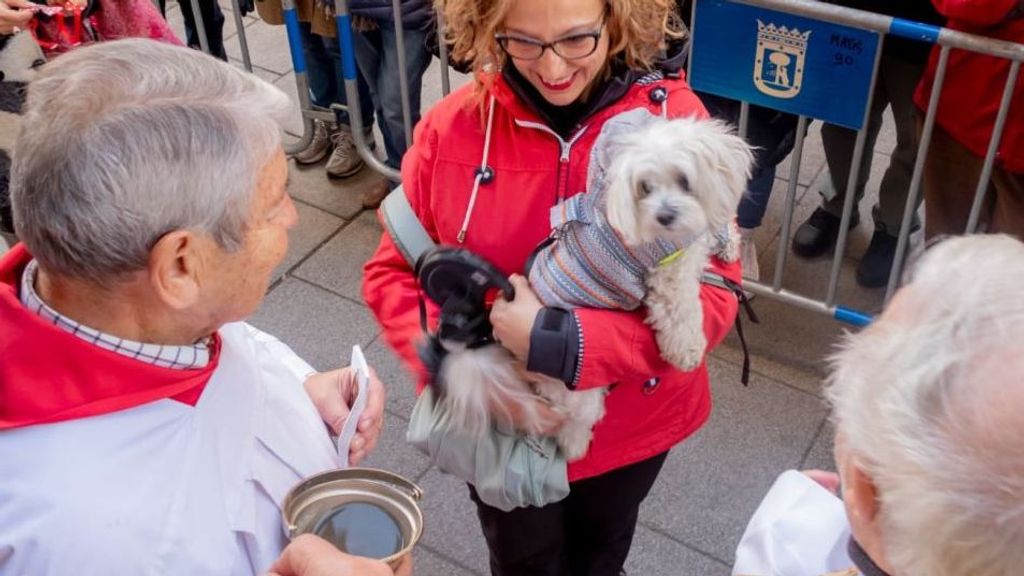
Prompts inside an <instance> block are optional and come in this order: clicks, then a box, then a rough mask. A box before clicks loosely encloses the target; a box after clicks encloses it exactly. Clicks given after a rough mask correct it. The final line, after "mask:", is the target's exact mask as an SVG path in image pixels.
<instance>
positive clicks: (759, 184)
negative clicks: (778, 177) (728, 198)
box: [736, 164, 775, 281]
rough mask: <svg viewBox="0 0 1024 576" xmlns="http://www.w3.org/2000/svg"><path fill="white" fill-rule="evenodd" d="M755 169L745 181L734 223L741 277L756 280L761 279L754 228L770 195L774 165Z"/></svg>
mask: <svg viewBox="0 0 1024 576" xmlns="http://www.w3.org/2000/svg"><path fill="white" fill-rule="evenodd" d="M755 170H756V171H755V172H754V175H753V176H751V177H750V181H749V182H747V193H746V194H744V195H743V198H742V199H740V205H739V209H738V210H737V211H736V225H737V226H739V229H740V265H741V266H742V268H743V277H744V278H747V279H750V280H755V281H756V280H760V279H761V265H760V263H759V262H758V259H757V246H756V245H755V244H754V230H755V229H757V228H758V227H760V226H761V221H762V220H763V219H764V213H765V211H766V210H767V209H768V202H769V201H770V200H771V197H772V187H773V186H774V185H775V165H774V164H772V165H769V166H758V167H757V168H756V169H755Z"/></svg>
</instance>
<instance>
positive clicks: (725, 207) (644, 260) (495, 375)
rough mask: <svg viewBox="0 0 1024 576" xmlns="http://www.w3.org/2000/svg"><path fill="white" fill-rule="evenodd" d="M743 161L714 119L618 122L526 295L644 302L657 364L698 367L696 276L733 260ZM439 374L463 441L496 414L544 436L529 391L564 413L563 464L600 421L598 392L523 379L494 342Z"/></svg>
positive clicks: (567, 304)
mask: <svg viewBox="0 0 1024 576" xmlns="http://www.w3.org/2000/svg"><path fill="white" fill-rule="evenodd" d="M752 161H753V157H752V154H751V151H750V148H749V146H747V144H746V142H744V141H743V139H742V138H740V137H739V136H736V135H735V134H734V133H733V130H732V129H731V127H730V126H729V125H727V124H725V123H723V122H720V121H716V120H695V119H690V118H684V119H677V120H665V119H662V118H660V117H656V116H653V115H652V114H650V113H649V112H647V111H646V110H634V111H631V112H628V113H626V114H622V115H620V116H618V117H616V118H615V119H613V120H611V121H609V122H608V123H606V125H605V127H604V128H603V129H602V131H601V134H600V135H599V136H598V139H597V142H596V143H595V145H594V150H593V152H592V155H591V160H590V167H589V171H588V193H587V194H579V195H577V196H574V197H573V198H571V199H569V200H567V201H565V202H563V203H561V204H559V205H558V206H556V207H555V208H553V209H552V228H553V230H552V238H553V240H554V241H553V242H552V243H550V245H548V246H547V247H545V248H543V249H542V250H540V251H539V252H538V254H537V256H536V258H535V259H534V262H533V264H532V266H531V269H530V271H529V276H530V284H531V286H532V287H533V289H534V290H535V291H536V293H537V296H538V297H539V298H540V300H541V302H543V303H544V305H545V306H554V307H559V308H564V309H572V308H577V307H585V308H611V309H622V310H633V309H636V308H638V307H639V306H641V305H645V306H646V307H647V322H648V323H649V324H650V325H651V326H652V327H653V328H654V330H655V331H656V334H657V341H658V346H659V348H660V350H661V354H662V357H663V358H665V360H666V361H668V362H671V363H672V364H674V365H676V366H678V367H679V368H681V369H683V370H692V369H694V368H696V367H697V366H699V365H700V363H701V361H702V360H703V358H704V352H705V348H706V346H707V342H706V339H705V336H704V328H703V326H704V323H703V314H702V308H701V303H700V282H701V275H702V272H703V270H704V267H705V265H706V263H707V259H708V256H709V254H710V253H711V252H712V251H715V252H717V253H718V254H719V255H720V257H722V258H724V259H726V260H728V261H734V260H735V259H736V258H737V257H738V253H739V245H738V234H736V233H735V231H734V225H733V223H732V221H733V218H734V216H735V213H736V208H737V205H738V204H739V200H740V197H741V196H742V194H743V191H744V189H745V188H746V183H747V179H748V178H749V175H750V170H751V164H752ZM556 259H557V260H558V261H559V262H560V263H561V265H562V266H557V265H555V264H554V263H553V262H554V261H555V260H556ZM565 266H568V267H569V271H568V273H567V272H566V270H565ZM440 377H441V379H442V381H443V382H444V383H445V384H444V397H445V401H446V402H448V403H449V404H448V405H449V407H450V409H451V414H452V417H453V419H454V421H455V422H456V424H457V425H459V426H462V427H464V428H466V429H467V430H468V431H470V432H472V433H482V432H484V431H485V430H486V429H487V426H490V425H491V424H492V423H493V422H492V420H491V418H492V410H493V409H494V408H495V407H501V406H504V408H506V409H507V410H508V412H509V413H511V412H512V411H513V410H514V411H515V412H517V413H519V418H518V420H519V422H520V424H521V425H522V423H523V421H524V420H525V421H526V422H527V424H526V428H527V431H530V430H539V429H542V426H541V424H542V423H541V422H539V421H537V420H536V419H537V418H539V417H538V416H537V415H536V413H535V411H531V409H530V406H532V405H534V403H533V400H536V395H537V394H539V395H540V396H541V397H543V398H545V399H547V400H548V401H550V402H551V403H552V404H553V406H554V407H556V408H557V409H560V410H562V411H564V412H565V413H566V414H567V419H566V422H565V424H564V425H563V426H562V428H561V429H560V431H559V433H558V438H557V440H558V444H559V447H560V448H561V449H562V451H563V453H564V454H565V456H566V458H567V459H568V460H570V461H571V460H575V459H578V458H580V457H582V456H583V455H584V454H585V453H586V452H587V449H588V447H589V445H590V440H591V436H592V432H591V430H592V428H593V426H594V424H595V423H596V422H597V421H598V420H600V419H601V417H602V416H603V415H604V395H605V394H606V392H607V389H606V388H597V389H590V390H586V391H580V392H575V391H572V390H569V389H568V388H567V387H566V385H565V384H564V383H563V382H561V381H558V380H555V379H552V378H548V377H546V376H543V375H539V374H534V373H526V371H525V368H524V367H523V366H522V365H521V364H520V363H518V362H517V361H516V360H515V359H514V358H513V357H512V355H511V354H510V353H509V352H508V351H506V350H505V349H504V348H502V347H501V346H500V345H498V344H491V345H488V346H484V347H481V348H476V349H467V350H460V351H453V352H451V353H450V354H449V355H448V357H447V358H446V359H445V360H444V362H443V364H442V367H441V373H440ZM527 400H529V402H527ZM509 402H514V403H516V404H517V406H513V407H510V406H508V403H509ZM524 416H525V418H524ZM499 420H500V417H499Z"/></svg>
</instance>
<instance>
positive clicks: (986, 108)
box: [916, 0, 1024, 194]
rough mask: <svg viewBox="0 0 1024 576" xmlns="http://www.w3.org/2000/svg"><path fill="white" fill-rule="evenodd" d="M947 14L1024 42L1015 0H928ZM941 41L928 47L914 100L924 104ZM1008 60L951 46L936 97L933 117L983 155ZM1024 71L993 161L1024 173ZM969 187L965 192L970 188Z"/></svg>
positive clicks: (955, 24)
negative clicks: (936, 108)
mask: <svg viewBox="0 0 1024 576" xmlns="http://www.w3.org/2000/svg"><path fill="white" fill-rule="evenodd" d="M932 4H934V5H935V8H936V9H937V10H938V11H939V12H940V13H941V14H942V15H943V16H945V17H946V18H948V19H949V22H948V24H947V27H948V28H950V29H952V30H958V31H961V32H967V33H970V34H977V35H980V36H987V37H990V38H995V39H998V40H1009V41H1011V42H1018V43H1024V18H1022V17H1021V16H1022V14H1020V13H1018V14H1016V17H1011V16H1013V15H1014V11H1021V7H1020V6H1019V5H1018V4H1019V0H932ZM938 61H939V47H937V46H936V47H935V48H934V49H933V50H932V54H931V58H930V59H929V62H928V69H927V70H926V71H925V74H924V76H923V77H922V79H921V84H920V85H919V86H918V90H917V96H916V100H917V105H918V107H920V108H921V109H922V110H927V108H928V99H929V96H930V95H931V87H932V81H933V80H934V79H935V72H936V69H937V67H938ZM1009 71H1010V61H1009V60H1007V59H1005V58H995V57H992V56H985V55H982V54H977V53H974V52H967V51H964V50H952V51H951V52H950V54H949V66H948V69H947V71H946V79H945V82H944V84H943V87H942V95H941V97H940V99H939V109H938V116H937V117H936V122H937V123H938V125H939V126H940V127H942V129H943V130H945V131H946V132H948V133H949V134H950V136H952V137H953V138H955V139H956V140H957V141H958V142H959V143H960V144H962V145H963V146H965V147H966V148H967V149H968V150H970V151H971V152H972V153H973V154H975V155H977V156H980V157H984V156H985V154H986V152H987V151H988V144H989V140H990V139H991V138H992V130H993V128H994V127H995V121H996V114H997V113H998V112H999V102H1000V100H1001V99H1002V96H1003V89H1004V88H1005V86H1006V78H1007V76H1008V74H1009ZM1021 76H1024V74H1021V75H1020V76H1018V78H1017V85H1016V87H1015V89H1014V92H1013V102H1012V103H1011V104H1010V112H1009V116H1008V117H1007V123H1006V128H1005V129H1004V132H1003V137H1002V143H1001V145H1000V147H999V151H998V154H997V156H996V165H997V166H1000V167H1002V168H1005V169H1006V170H1008V171H1010V172H1014V173H1018V174H1022V173H1024V78H1022V77H1021ZM969 193H970V192H968V194H969Z"/></svg>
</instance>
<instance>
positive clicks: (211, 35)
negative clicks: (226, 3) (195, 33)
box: [199, 0, 228, 62]
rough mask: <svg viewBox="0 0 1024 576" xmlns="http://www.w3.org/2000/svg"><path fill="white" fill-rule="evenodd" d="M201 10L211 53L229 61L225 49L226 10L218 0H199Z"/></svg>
mask: <svg viewBox="0 0 1024 576" xmlns="http://www.w3.org/2000/svg"><path fill="white" fill-rule="evenodd" d="M199 10H200V11H201V13H202V15H203V24H204V25H205V26H206V40H207V42H209V43H210V54H211V55H212V56H215V57H217V58H220V59H221V60H224V61H225V62H227V59H228V53H227V51H226V50H225V49H224V12H223V11H221V9H220V3H219V2H217V0H199Z"/></svg>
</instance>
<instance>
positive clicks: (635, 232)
mask: <svg viewBox="0 0 1024 576" xmlns="http://www.w3.org/2000/svg"><path fill="white" fill-rule="evenodd" d="M626 158H628V155H625V154H620V155H617V156H613V157H612V161H611V165H610V166H608V173H607V177H606V178H605V183H606V185H607V190H605V203H606V206H605V215H606V216H607V218H608V224H609V225H610V226H611V227H612V228H613V229H614V230H615V231H616V232H618V233H619V235H620V236H621V237H622V242H623V243H625V244H626V245H627V246H635V245H637V244H641V243H642V240H641V238H640V225H639V223H638V222H637V217H638V216H637V215H638V212H637V206H636V203H637V195H636V190H635V189H634V188H635V186H636V185H637V182H634V181H633V171H632V170H630V169H629V167H628V166H627V162H626Z"/></svg>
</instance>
